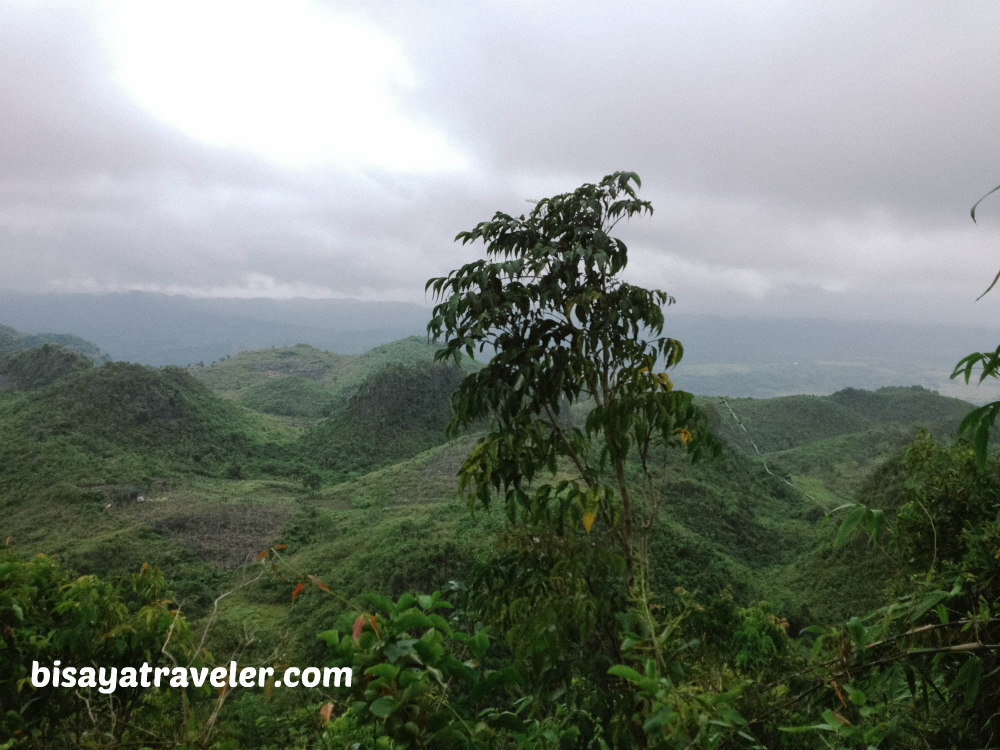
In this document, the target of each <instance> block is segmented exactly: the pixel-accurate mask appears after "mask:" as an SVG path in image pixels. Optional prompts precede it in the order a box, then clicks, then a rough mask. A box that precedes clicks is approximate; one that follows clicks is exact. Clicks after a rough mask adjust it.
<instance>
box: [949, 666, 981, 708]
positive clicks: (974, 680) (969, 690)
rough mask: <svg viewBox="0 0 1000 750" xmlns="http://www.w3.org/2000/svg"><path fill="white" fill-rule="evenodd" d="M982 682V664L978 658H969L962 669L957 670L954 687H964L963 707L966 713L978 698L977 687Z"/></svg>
mask: <svg viewBox="0 0 1000 750" xmlns="http://www.w3.org/2000/svg"><path fill="white" fill-rule="evenodd" d="M982 680H983V662H982V659H980V658H979V657H978V656H970V657H969V658H968V659H967V660H966V662H965V664H963V665H962V668H961V669H959V670H958V676H957V677H956V678H955V685H956V686H961V685H964V686H965V695H964V698H963V705H964V707H965V710H966V711H969V710H971V709H972V707H973V706H974V705H975V703H976V698H977V697H978V696H979V685H980V684H981V683H982Z"/></svg>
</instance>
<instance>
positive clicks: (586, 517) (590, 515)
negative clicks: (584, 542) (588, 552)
mask: <svg viewBox="0 0 1000 750" xmlns="http://www.w3.org/2000/svg"><path fill="white" fill-rule="evenodd" d="M595 518H597V511H596V510H591V511H588V512H586V513H584V514H583V528H584V529H586V531H587V533H588V534H589V533H590V527H591V526H593V525H594V519H595Z"/></svg>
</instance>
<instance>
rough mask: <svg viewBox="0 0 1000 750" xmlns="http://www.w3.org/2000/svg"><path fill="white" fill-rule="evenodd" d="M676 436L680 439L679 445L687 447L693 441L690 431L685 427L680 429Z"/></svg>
mask: <svg viewBox="0 0 1000 750" xmlns="http://www.w3.org/2000/svg"><path fill="white" fill-rule="evenodd" d="M677 434H678V436H679V437H680V439H681V445H687V444H688V443H690V442H691V441H692V440H693V439H694V435H692V434H691V430H689V429H688V428H687V427H681V428H680V429H679V430H677Z"/></svg>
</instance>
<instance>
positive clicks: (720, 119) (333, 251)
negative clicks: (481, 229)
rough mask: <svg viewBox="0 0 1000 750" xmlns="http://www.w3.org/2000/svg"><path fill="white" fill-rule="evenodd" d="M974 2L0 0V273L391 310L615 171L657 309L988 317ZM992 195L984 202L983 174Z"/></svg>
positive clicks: (985, 55)
mask: <svg viewBox="0 0 1000 750" xmlns="http://www.w3.org/2000/svg"><path fill="white" fill-rule="evenodd" d="M998 29H1000V3H995V2H975V3H972V2H948V3H944V2H885V1H880V2H871V1H870V0H867V1H865V2H848V1H845V0H836V1H835V2H834V1H832V2H826V3H821V2H816V3H812V2H810V3H803V2H801V1H800V0H796V1H795V2H787V3H785V2H760V1H755V2H744V1H741V2H733V3H708V2H683V3H682V2H645V3H636V2H633V3H610V2H606V1H605V2H600V3H597V2H593V3H587V2H527V1H524V2H505V3H490V2H476V3H470V2H457V1H456V2H402V1H400V2H365V3H360V2H359V3H324V2H318V1H317V2H308V1H307V0H280V1H279V0H273V1H272V2H257V1H255V0H238V1H236V0H234V1H233V2H212V1H211V0H197V1H193V2H188V1H186V0H171V2H162V3H159V2H141V3H140V2H135V1H134V0H123V1H122V2H96V1H95V2H87V3H71V2H43V1H42V0H0V106H2V111H0V288H11V289H20V290H32V291H53V290H60V291H93V292H99V291H106V290H107V291H110V290H124V289H141V290H150V291H162V292H167V293H184V294H194V295H201V296H275V297H291V296H308V297H358V298H364V299H393V300H411V301H416V302H421V303H424V302H426V303H428V304H429V303H430V302H431V301H432V300H427V299H425V297H424V293H423V286H424V282H425V281H426V279H427V278H428V277H430V276H434V275H443V274H445V273H447V272H448V271H449V270H450V269H452V268H454V267H456V266H457V265H459V264H461V263H464V262H468V261H469V260H472V259H474V258H475V257H477V254H478V253H479V252H480V249H479V248H478V247H473V246H466V247H462V246H460V245H456V244H455V243H453V242H452V239H453V238H454V236H455V235H456V234H457V233H458V232H459V231H462V230H465V229H470V228H472V227H473V226H474V225H475V224H476V223H477V222H479V221H482V220H485V219H488V218H489V217H490V216H491V215H492V214H493V212H494V211H496V210H503V211H505V212H508V213H523V212H526V211H528V210H530V208H531V205H530V203H528V202H527V201H528V200H529V199H532V198H539V197H543V196H547V195H552V194H555V193H559V192H564V191H568V190H572V189H573V188H575V187H577V186H578V185H579V184H581V183H583V182H593V181H596V180H598V179H600V178H601V177H602V176H603V175H605V174H607V173H609V172H612V171H615V170H619V169H625V170H633V171H636V172H638V173H639V175H640V176H641V177H642V181H643V189H642V196H643V197H644V198H647V199H648V200H651V201H652V202H653V205H654V207H655V213H654V215H653V216H652V217H651V218H643V219H642V220H639V221H633V222H632V223H631V224H630V225H627V226H625V227H623V228H622V229H621V232H620V236H622V237H623V238H624V239H625V240H626V242H628V243H629V246H630V249H631V264H630V267H629V269H628V275H629V276H630V278H631V279H632V280H637V281H639V282H641V283H643V284H644V285H647V286H655V287H657V288H662V289H664V290H666V291H668V292H670V293H671V294H673V295H674V296H675V297H677V299H678V307H677V308H676V309H677V311H678V312H713V311H715V312H719V313H720V314H727V315H728V314H744V315H747V314H753V315H760V314H766V315H794V316H813V317H822V316H838V317H850V318H858V319H872V318H876V319H877V318H895V319H901V318H911V319H918V320H924V319H926V320H949V321H957V322H970V323H971V322H976V323H983V322H986V323H992V321H993V320H995V316H996V314H997V312H998V311H1000V290H998V291H996V292H994V293H993V294H992V295H989V296H988V297H987V298H985V299H984V300H983V301H981V302H979V303H975V302H974V300H975V298H976V296H977V295H978V294H979V293H980V292H981V291H982V290H983V289H984V288H985V287H986V285H987V284H988V283H989V281H990V280H991V279H992V278H993V275H994V274H995V273H996V271H997V269H998V268H1000V197H997V196H995V200H988V201H986V202H984V203H983V205H982V206H981V208H980V211H979V213H978V215H977V218H978V219H979V224H978V225H976V224H973V223H972V221H971V220H970V218H969V208H970V207H971V205H972V204H973V203H974V202H975V201H976V199H978V198H979V197H980V196H981V195H982V194H983V193H985V192H986V191H987V190H989V189H990V188H992V187H994V186H995V185H996V184H998V183H1000V149H998V134H1000V127H998V126H1000V75H997V71H998V70H1000V44H998V36H997V30H998ZM998 196H1000V194H998Z"/></svg>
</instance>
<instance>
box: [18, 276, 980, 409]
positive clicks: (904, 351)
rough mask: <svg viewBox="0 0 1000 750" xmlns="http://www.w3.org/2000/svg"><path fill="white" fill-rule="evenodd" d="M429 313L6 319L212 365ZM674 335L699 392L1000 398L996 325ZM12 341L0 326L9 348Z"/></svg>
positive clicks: (380, 305)
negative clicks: (969, 359)
mask: <svg viewBox="0 0 1000 750" xmlns="http://www.w3.org/2000/svg"><path fill="white" fill-rule="evenodd" d="M429 318H430V308H429V307H423V306H420V305H416V304H410V303H401V302H362V301H359V300H344V299H319V300H317V299H291V300H275V299H266V298H260V299H204V298H194V297H185V296H180V295H173V296H170V295H163V294H150V293H145V292H123V293H116V294H103V295H87V294H25V293H20V292H10V291H0V322H2V323H5V324H6V325H8V326H14V327H15V328H19V329H21V330H22V331H33V332H37V331H45V330H59V331H70V332H72V333H73V334H75V335H77V336H82V337H84V338H86V339H89V340H91V341H94V342H95V343H96V344H97V345H98V346H100V348H101V349H102V350H104V351H105V352H107V353H108V354H109V355H110V356H111V358H113V359H120V360H127V361H132V362H138V363H142V364H149V365H156V366H162V365H169V364H173V365H180V366H186V365H196V364H199V363H200V364H202V365H207V364H209V363H211V362H213V361H216V360H219V359H221V358H224V357H234V356H236V355H238V354H239V353H240V352H245V351H253V350H268V349H271V348H272V347H278V348H284V347H291V346H293V345H295V344H307V345H309V346H311V347H314V348H316V349H321V350H327V351H335V352H338V353H339V354H340V355H350V354H360V353H362V352H366V351H368V350H370V349H372V348H373V347H378V346H379V345H382V344H386V343H388V342H391V341H395V340H397V339H401V338H403V337H406V336H417V337H420V338H424V337H425V335H426V332H425V325H426V322H427V320H428V319H429ZM665 333H666V335H669V336H672V337H674V338H677V339H679V340H680V341H681V342H682V343H683V344H684V347H685V356H684V360H683V362H681V364H680V366H679V368H678V369H677V371H676V377H675V378H674V380H675V382H676V383H677V386H678V387H680V388H683V389H684V390H688V391H692V392H694V393H699V394H713V395H714V394H720V395H722V394H724V395H728V396H752V397H756V398H768V397H772V396H786V395H793V394H801V393H808V394H815V395H825V394H830V393H834V392H835V391H838V390H841V389H843V388H864V389H868V390H874V389H877V388H882V387H885V386H896V385H900V386H904V385H905V386H908V385H921V386H924V387H926V388H930V389H933V390H937V391H940V392H941V393H943V394H946V395H950V396H955V397H959V398H963V399H968V400H970V401H975V402H984V401H988V400H992V399H996V398H1000V385H998V384H995V383H988V384H985V385H984V386H982V387H979V388H976V387H967V386H965V385H964V384H962V383H960V382H959V381H952V380H950V379H949V376H950V374H951V372H952V368H953V367H954V365H955V363H956V362H957V361H958V360H959V359H961V358H962V357H964V356H965V355H966V354H968V353H970V352H972V351H977V350H992V349H994V348H995V347H996V341H995V338H996V337H995V332H994V331H992V330H990V329H988V328H963V327H956V326H947V325H927V324H922V323H886V322H877V321H844V320H825V319H808V318H800V319H789V318H725V317H716V316H711V315H688V314H685V313H681V312H676V311H675V310H674V309H673V308H672V309H670V310H668V311H667V316H666V327H665ZM3 340H4V336H3V332H2V331H0V346H2V345H3ZM58 343H64V344H66V342H62V341H60V342H58ZM66 345H67V346H71V348H72V345H71V344H66ZM268 387H269V388H274V387H275V386H273V385H272V386H268Z"/></svg>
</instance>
